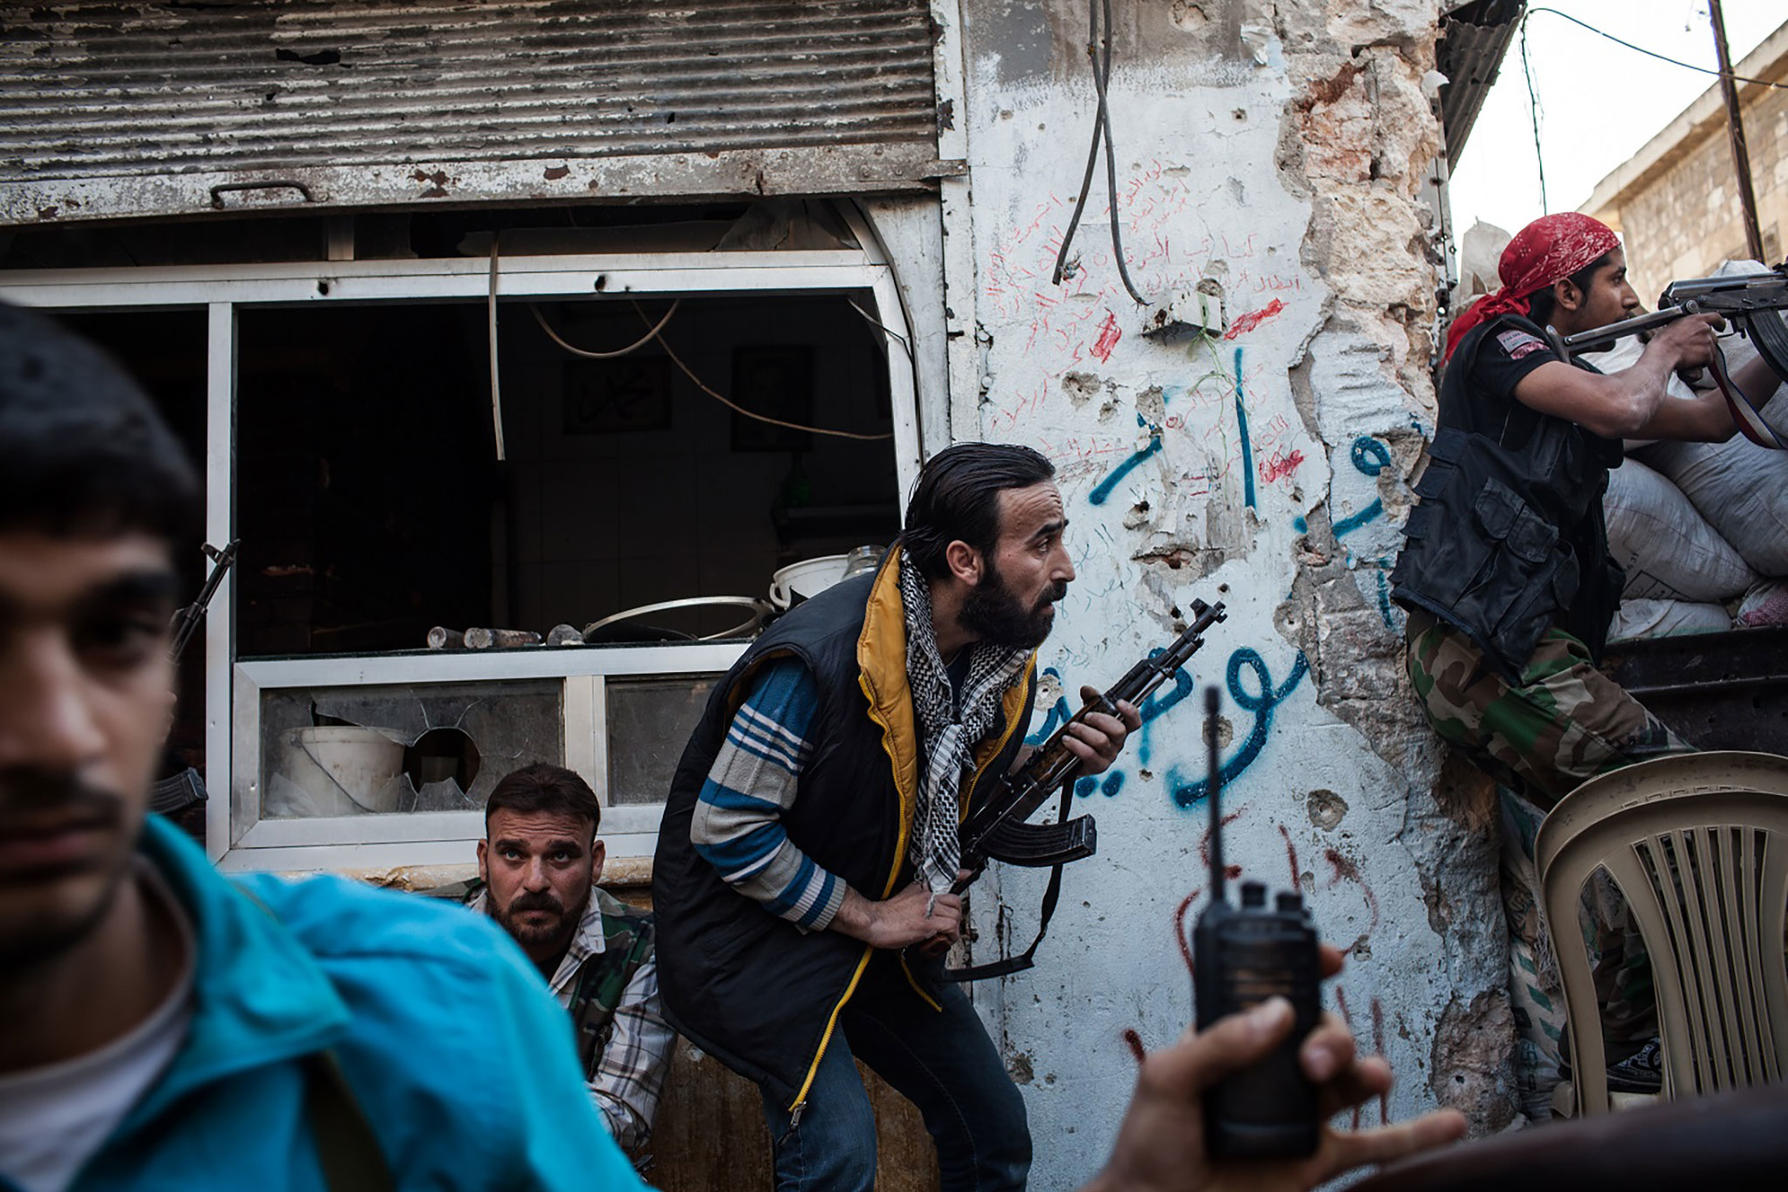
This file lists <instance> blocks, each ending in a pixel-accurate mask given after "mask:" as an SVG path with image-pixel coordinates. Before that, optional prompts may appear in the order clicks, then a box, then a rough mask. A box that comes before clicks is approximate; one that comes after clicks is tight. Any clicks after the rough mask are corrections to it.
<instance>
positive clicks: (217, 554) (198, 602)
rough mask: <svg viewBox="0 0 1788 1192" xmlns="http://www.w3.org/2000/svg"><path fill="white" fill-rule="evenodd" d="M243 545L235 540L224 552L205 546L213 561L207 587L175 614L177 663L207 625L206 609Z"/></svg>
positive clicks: (207, 544) (174, 636)
mask: <svg viewBox="0 0 1788 1192" xmlns="http://www.w3.org/2000/svg"><path fill="white" fill-rule="evenodd" d="M241 544H242V539H240V538H237V539H235V540H234V541H232V542H231V543H230V545H228V546H226V547H224V548H223V549H222V550H218V549H217V548H216V547H215V546H212V545H211V544H210V543H209V542H207V543H206V544H205V557H206V558H208V559H210V560H211V574H210V575H207V576H206V577H205V585H204V587H202V588H200V589H199V594H198V595H197V596H196V597H194V598H193V602H192V603H191V604H189V605H187V606H186V607H185V608H183V609H181V610H180V611H179V612H177V613H175V614H174V625H173V646H172V653H173V655H174V661H175V662H179V661H180V655H182V654H184V653H185V652H186V646H187V643H188V642H190V641H191V640H192V635H193V634H195V633H197V632H198V630H199V626H200V625H202V624H204V623H205V609H206V608H207V607H208V606H209V605H210V604H211V598H212V597H213V596H215V595H217V586H218V585H219V584H221V583H223V578H224V576H225V575H228V574H229V571H230V568H231V567H233V566H235V564H236V548H237V547H238V546H240V545H241Z"/></svg>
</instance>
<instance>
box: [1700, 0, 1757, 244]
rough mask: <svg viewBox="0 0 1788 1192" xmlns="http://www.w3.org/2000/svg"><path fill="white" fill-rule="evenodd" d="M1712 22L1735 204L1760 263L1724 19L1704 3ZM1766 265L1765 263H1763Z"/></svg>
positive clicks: (1711, 2) (1715, 4)
mask: <svg viewBox="0 0 1788 1192" xmlns="http://www.w3.org/2000/svg"><path fill="white" fill-rule="evenodd" d="M1707 15H1708V17H1709V18H1710V19H1711V21H1712V22H1713V35H1714V54H1715V55H1716V56H1717V57H1718V58H1719V62H1720V94H1721V95H1723V96H1725V97H1726V132H1727V135H1728V137H1729V138H1730V139H1731V142H1732V167H1733V169H1735V170H1736V171H1737V172H1738V203H1739V207H1740V208H1741V209H1742V210H1743V213H1744V221H1745V248H1746V250H1747V251H1748V252H1749V253H1750V255H1751V259H1752V260H1753V261H1763V233H1762V232H1761V231H1760V230H1759V229H1758V227H1757V195H1756V192H1754V191H1753V190H1752V189H1751V152H1750V150H1749V149H1747V148H1745V122H1744V117H1743V116H1741V115H1740V114H1739V110H1738V83H1737V82H1736V81H1735V80H1734V79H1733V77H1732V55H1731V53H1730V52H1729V51H1728V50H1727V49H1726V17H1725V15H1724V14H1723V13H1721V11H1720V0H1707ZM1763 263H1764V264H1766V265H1767V264H1769V262H1768V261H1763Z"/></svg>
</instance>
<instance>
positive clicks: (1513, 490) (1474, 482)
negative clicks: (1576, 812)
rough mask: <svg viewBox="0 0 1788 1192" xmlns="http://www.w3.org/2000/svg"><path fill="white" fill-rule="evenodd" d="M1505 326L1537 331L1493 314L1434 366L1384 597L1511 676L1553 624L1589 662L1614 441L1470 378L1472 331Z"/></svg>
mask: <svg viewBox="0 0 1788 1192" xmlns="http://www.w3.org/2000/svg"><path fill="white" fill-rule="evenodd" d="M1510 327H1515V328H1519V329H1520V330H1523V331H1526V332H1527V333H1529V334H1531V335H1538V336H1540V337H1541V338H1542V339H1543V338H1544V337H1545V332H1544V331H1543V330H1541V329H1540V328H1539V327H1537V326H1535V325H1534V324H1532V323H1530V322H1528V321H1527V320H1525V319H1521V318H1518V317H1515V316H1504V317H1503V318H1499V319H1493V320H1491V321H1490V322H1488V323H1486V324H1484V325H1483V326H1482V327H1478V328H1474V329H1473V330H1472V331H1471V332H1470V333H1468V334H1467V335H1466V337H1465V339H1464V340H1462V341H1461V342H1460V344H1459V348H1458V350H1457V351H1456V352H1455V353H1454V356H1453V359H1452V361H1451V362H1450V363H1449V364H1448V366H1447V370H1446V374H1445V376H1444V377H1443V378H1442V380H1441V389H1440V419H1439V421H1440V428H1439V430H1438V431H1437V432H1436V434H1435V436H1434V442H1433V443H1432V444H1430V446H1429V448H1428V456H1429V463H1428V470H1427V472H1426V473H1425V474H1424V475H1423V476H1422V479H1421V481H1420V482H1419V483H1418V484H1417V485H1416V490H1415V491H1416V495H1417V496H1418V497H1420V498H1421V501H1420V503H1419V504H1418V505H1417V506H1416V507H1415V508H1414V509H1413V510H1411V511H1410V515H1409V521H1408V522H1407V523H1406V524H1405V526H1404V530H1403V532H1404V535H1405V537H1406V539H1407V541H1406V542H1405V544H1404V547H1403V553H1402V555H1401V556H1400V557H1399V558H1398V560H1397V566H1396V569H1395V570H1393V571H1392V572H1391V598H1392V599H1394V600H1395V601H1397V603H1398V604H1400V605H1402V606H1403V607H1405V608H1408V609H1425V610H1427V611H1428V612H1430V613H1432V614H1434V616H1436V617H1438V618H1439V619H1440V620H1442V621H1444V622H1446V623H1447V624H1448V625H1451V626H1452V627H1454V628H1455V629H1457V630H1459V631H1460V632H1462V633H1464V634H1466V636H1468V637H1470V638H1471V639H1472V641H1473V642H1475V643H1476V644H1477V645H1478V647H1479V648H1480V649H1482V650H1483V651H1484V653H1485V655H1486V656H1487V657H1488V658H1490V659H1491V661H1492V662H1494V663H1495V665H1496V666H1497V668H1498V669H1499V670H1501V671H1502V672H1503V674H1504V675H1505V676H1507V677H1508V678H1510V679H1511V680H1518V679H1519V677H1520V674H1521V671H1522V668H1523V667H1525V666H1526V664H1527V660H1528V658H1529V657H1531V656H1532V654H1533V651H1534V647H1535V646H1537V645H1538V644H1539V641H1540V638H1541V637H1543V636H1544V635H1545V633H1546V630H1547V629H1548V628H1550V627H1551V626H1553V625H1557V626H1558V627H1559V628H1561V629H1563V630H1565V631H1566V632H1568V633H1571V634H1573V635H1575V636H1576V637H1578V638H1580V639H1582V641H1583V642H1584V644H1585V645H1587V646H1588V647H1589V650H1590V653H1591V655H1592V657H1594V658H1596V659H1597V660H1598V661H1599V660H1600V658H1601V653H1602V647H1603V646H1604V645H1605V644H1606V643H1607V638H1608V623H1609V621H1610V620H1612V618H1613V616H1614V611H1615V608H1616V607H1617V606H1618V604H1619V602H1620V590H1621V587H1622V585H1623V583H1624V582H1625V575H1624V573H1623V572H1622V571H1621V569H1620V567H1619V566H1618V565H1617V564H1615V562H1614V561H1613V560H1612V559H1610V558H1609V557H1608V534H1607V528H1606V526H1605V525H1604V523H1603V520H1602V493H1603V492H1604V491H1605V490H1606V489H1607V487H1608V469H1609V467H1611V466H1613V465H1616V464H1618V463H1619V462H1620V457H1621V447H1620V444H1619V442H1617V441H1614V440H1609V439H1603V438H1600V437H1599V436H1596V435H1592V434H1590V433H1589V432H1588V431H1586V430H1584V429H1583V428H1582V427H1580V426H1578V425H1577V424H1575V423H1572V422H1567V421H1565V420H1564V419H1562V418H1554V417H1552V416H1550V415H1547V414H1542V413H1540V412H1538V411H1536V410H1531V409H1529V408H1528V407H1526V406H1523V405H1521V404H1520V403H1519V402H1516V401H1515V400H1513V399H1512V398H1510V399H1508V400H1507V401H1497V400H1494V399H1492V398H1490V397H1489V396H1487V395H1486V394H1485V393H1484V392H1483V391H1481V390H1478V389H1476V388H1474V387H1473V385H1472V382H1471V372H1472V366H1473V364H1474V363H1475V361H1476V359H1477V353H1478V350H1479V348H1480V346H1481V345H1482V344H1483V342H1484V339H1485V337H1486V336H1488V335H1490V334H1493V333H1494V332H1495V331H1497V330H1506V329H1508V328H1510Z"/></svg>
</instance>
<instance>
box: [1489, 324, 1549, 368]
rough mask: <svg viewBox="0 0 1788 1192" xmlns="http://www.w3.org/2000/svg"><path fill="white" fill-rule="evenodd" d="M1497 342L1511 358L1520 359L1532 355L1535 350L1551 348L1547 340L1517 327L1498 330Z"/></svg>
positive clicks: (1542, 350) (1541, 350)
mask: <svg viewBox="0 0 1788 1192" xmlns="http://www.w3.org/2000/svg"><path fill="white" fill-rule="evenodd" d="M1496 342H1497V343H1499V344H1501V345H1502V350H1503V351H1505V352H1507V353H1508V354H1509V359H1510V360H1519V359H1521V358H1522V357H1523V356H1531V355H1533V354H1534V353H1535V352H1545V351H1549V350H1550V347H1549V345H1548V344H1547V343H1546V341H1545V340H1543V339H1540V338H1539V337H1537V336H1533V335H1529V334H1528V333H1527V332H1525V331H1522V330H1520V329H1519V328H1516V327H1511V328H1509V329H1508V330H1507V331H1500V332H1498V333H1497V335H1496Z"/></svg>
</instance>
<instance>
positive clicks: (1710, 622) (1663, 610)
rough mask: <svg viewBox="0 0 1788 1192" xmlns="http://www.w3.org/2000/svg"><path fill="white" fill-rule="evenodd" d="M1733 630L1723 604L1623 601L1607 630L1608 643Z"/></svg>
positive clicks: (1674, 601) (1730, 618) (1683, 601)
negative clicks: (1637, 638) (1636, 638)
mask: <svg viewBox="0 0 1788 1192" xmlns="http://www.w3.org/2000/svg"><path fill="white" fill-rule="evenodd" d="M1730 628H1732V617H1731V616H1730V615H1729V614H1728V613H1727V612H1726V606H1725V605H1723V604H1695V603H1692V602H1691V601H1687V600H1623V601H1621V602H1620V609H1619V611H1618V612H1616V613H1615V614H1614V621H1613V623H1612V624H1610V625H1609V626H1608V640H1609V641H1611V642H1615V641H1628V640H1631V639H1632V638H1635V637H1676V636H1678V635H1679V634H1685V633H1719V632H1721V631H1723V630H1726V629H1730Z"/></svg>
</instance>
